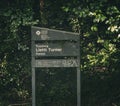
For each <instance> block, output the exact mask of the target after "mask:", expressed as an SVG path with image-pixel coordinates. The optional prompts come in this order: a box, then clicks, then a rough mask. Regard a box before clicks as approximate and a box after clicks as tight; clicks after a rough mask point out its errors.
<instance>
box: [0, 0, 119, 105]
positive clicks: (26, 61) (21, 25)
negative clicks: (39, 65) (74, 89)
mask: <svg viewBox="0 0 120 106" xmlns="http://www.w3.org/2000/svg"><path fill="white" fill-rule="evenodd" d="M33 25H34V26H38V27H47V28H52V29H59V30H65V31H72V32H78V33H80V38H81V41H80V49H81V52H80V53H81V67H80V68H81V86H82V87H81V97H82V98H81V106H120V1H119V0H40V1H39V0H1V1H0V106H30V105H31V63H30V61H31V52H30V51H31V47H30V45H31V40H30V39H31V33H30V31H31V26H33ZM65 72H66V71H65ZM48 74H50V73H47V75H48ZM58 74H59V73H58ZM66 74H67V72H66ZM68 74H69V73H68ZM57 78H58V77H54V80H56V81H57ZM72 78H73V77H72ZM68 82H70V80H68ZM58 85H59V83H55V84H54V87H58ZM64 87H67V83H66V85H65V86H64ZM62 90H63V92H61V95H62V93H63V94H65V93H66V92H67V91H65V90H64V89H63V88H62ZM53 91H55V90H53ZM53 93H55V92H53ZM49 95H51V94H49ZM53 96H54V95H53ZM59 96H60V95H59ZM58 98H60V97H58ZM71 100H72V97H71ZM71 100H66V101H68V102H69V101H71ZM60 103H62V106H64V102H60ZM60 103H59V104H58V106H61V104H60ZM45 106H47V105H45ZM52 106H54V105H52ZM56 106H57V105H56ZM65 106H66V105H65Z"/></svg>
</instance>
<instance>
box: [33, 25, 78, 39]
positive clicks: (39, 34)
mask: <svg viewBox="0 0 120 106" xmlns="http://www.w3.org/2000/svg"><path fill="white" fill-rule="evenodd" d="M31 34H32V40H43V41H44V40H45V41H46V40H74V41H77V40H78V39H79V34H78V33H72V32H66V31H60V30H53V29H48V28H40V27H34V26H32V28H31Z"/></svg>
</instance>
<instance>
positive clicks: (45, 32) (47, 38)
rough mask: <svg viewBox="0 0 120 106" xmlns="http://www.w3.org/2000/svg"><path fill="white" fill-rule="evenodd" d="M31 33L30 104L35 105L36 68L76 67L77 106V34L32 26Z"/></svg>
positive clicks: (78, 62)
mask: <svg viewBox="0 0 120 106" xmlns="http://www.w3.org/2000/svg"><path fill="white" fill-rule="evenodd" d="M31 35H32V36H31V57H32V59H31V60H32V61H31V65H32V106H36V95H35V94H36V88H35V87H36V86H35V84H36V82H35V81H36V77H35V76H36V75H35V74H36V73H35V71H36V68H37V69H38V68H72V67H73V68H76V69H77V106H80V46H79V34H78V33H73V32H66V31H60V30H53V29H48V28H40V27H35V26H32V27H31ZM37 99H38V98H37Z"/></svg>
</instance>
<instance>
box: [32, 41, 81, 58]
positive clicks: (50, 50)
mask: <svg viewBox="0 0 120 106" xmlns="http://www.w3.org/2000/svg"><path fill="white" fill-rule="evenodd" d="M78 51H79V49H78V46H77V43H74V42H55V43H54V42H47V43H46V42H45V43H43V42H42V43H33V50H32V56H36V57H45V56H77V55H78Z"/></svg>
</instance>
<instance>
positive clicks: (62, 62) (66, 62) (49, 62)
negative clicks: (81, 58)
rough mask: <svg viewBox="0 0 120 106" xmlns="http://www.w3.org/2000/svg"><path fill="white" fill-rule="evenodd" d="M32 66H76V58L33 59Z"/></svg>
mask: <svg viewBox="0 0 120 106" xmlns="http://www.w3.org/2000/svg"><path fill="white" fill-rule="evenodd" d="M33 67H36V68H38V67H40V68H44V67H46V68H47V67H48V68H49V67H56V68H57V67H78V60H77V59H46V60H35V62H34V63H33Z"/></svg>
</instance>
